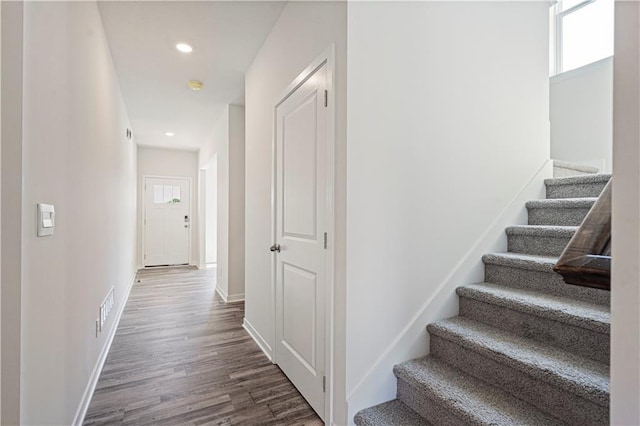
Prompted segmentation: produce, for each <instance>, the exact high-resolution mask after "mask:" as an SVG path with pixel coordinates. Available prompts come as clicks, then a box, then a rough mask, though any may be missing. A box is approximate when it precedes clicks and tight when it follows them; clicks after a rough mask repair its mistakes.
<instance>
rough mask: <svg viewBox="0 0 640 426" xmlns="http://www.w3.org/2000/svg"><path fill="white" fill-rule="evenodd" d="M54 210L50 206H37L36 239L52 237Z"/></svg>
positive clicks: (54, 222)
mask: <svg viewBox="0 0 640 426" xmlns="http://www.w3.org/2000/svg"><path fill="white" fill-rule="evenodd" d="M55 227H56V210H55V208H54V206H53V205H52V204H38V237H46V236H48V235H53V230H54V229H55Z"/></svg>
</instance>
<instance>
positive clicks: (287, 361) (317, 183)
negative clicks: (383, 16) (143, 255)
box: [272, 64, 327, 417]
mask: <svg viewBox="0 0 640 426" xmlns="http://www.w3.org/2000/svg"><path fill="white" fill-rule="evenodd" d="M326 68H327V65H326V64H324V65H322V66H321V67H319V68H318V69H316V70H315V71H314V72H312V73H311V75H309V76H308V78H307V79H306V81H305V82H304V83H303V84H302V85H300V86H299V87H298V88H297V89H295V90H294V91H293V92H292V93H291V94H290V95H289V96H288V97H287V98H286V99H285V100H284V101H282V102H281V103H280V104H279V105H278V106H277V107H276V147H275V149H276V161H275V164H276V187H275V210H276V212H275V213H276V226H275V229H276V233H275V234H276V245H274V246H273V247H272V251H274V250H276V251H277V250H278V249H279V250H280V251H279V252H276V262H275V264H276V273H275V279H276V286H275V287H276V348H275V349H276V356H275V360H276V363H277V364H278V365H279V366H280V368H281V369H282V371H284V373H285V374H286V375H287V376H288V377H289V379H290V380H291V382H292V383H293V384H294V385H295V386H296V388H298V390H299V391H300V393H301V394H302V395H303V396H304V397H305V398H306V400H307V401H308V402H309V404H310V405H311V406H312V407H313V409H314V410H315V411H316V412H317V413H318V415H320V417H323V415H324V389H323V376H324V369H325V300H324V299H325V297H324V296H325V286H326V272H325V262H326V260H325V257H326V251H325V232H326V219H327V218H326V206H327V201H326V198H327V183H326V182H327V179H326V169H327V167H326V152H327V108H326V107H325V87H326V73H327V70H326Z"/></svg>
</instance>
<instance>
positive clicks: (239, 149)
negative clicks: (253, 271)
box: [228, 105, 245, 299]
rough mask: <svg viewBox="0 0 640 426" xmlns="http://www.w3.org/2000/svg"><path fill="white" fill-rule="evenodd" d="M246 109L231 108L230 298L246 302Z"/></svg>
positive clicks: (235, 106)
mask: <svg viewBox="0 0 640 426" xmlns="http://www.w3.org/2000/svg"><path fill="white" fill-rule="evenodd" d="M244 113H245V111H244V107H242V106H238V105H229V218H228V227H229V266H228V270H229V288H228V294H229V297H230V298H235V299H239V298H240V297H242V298H243V299H244V238H245V234H244V218H245V211H244V192H245V191H244V161H245V129H244V125H245V117H244Z"/></svg>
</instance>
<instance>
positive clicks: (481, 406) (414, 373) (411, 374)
mask: <svg viewBox="0 0 640 426" xmlns="http://www.w3.org/2000/svg"><path fill="white" fill-rule="evenodd" d="M393 371H394V373H395V375H396V377H397V378H398V380H402V381H405V382H407V383H408V384H409V386H410V387H412V388H413V389H414V390H415V392H417V393H419V394H422V395H426V396H427V397H428V398H429V399H430V400H433V401H435V402H436V404H438V405H441V406H443V407H444V409H446V410H447V411H450V412H451V413H452V414H453V415H455V416H457V417H458V418H460V419H461V420H462V421H463V423H464V424H471V425H516V424H519V425H560V424H562V423H561V422H560V421H558V420H556V419H555V418H553V417H551V416H549V415H547V414H545V413H543V412H541V411H540V410H538V409H537V408H535V407H533V406H532V405H529V404H527V403H526V402H524V401H521V400H519V399H517V398H515V397H513V396H511V395H509V394H507V393H506V392H504V391H502V390H500V389H498V388H495V387H493V386H491V385H489V384H486V383H485V382H483V381H481V380H478V379H476V378H474V377H473V376H471V375H468V374H466V373H464V372H462V371H460V370H458V369H457V368H455V367H452V366H450V365H448V364H446V363H445V362H443V361H441V360H439V359H437V358H434V357H432V356H427V357H424V358H420V359H415V360H411V361H407V362H404V363H402V364H399V365H396V366H395V367H394V369H393Z"/></svg>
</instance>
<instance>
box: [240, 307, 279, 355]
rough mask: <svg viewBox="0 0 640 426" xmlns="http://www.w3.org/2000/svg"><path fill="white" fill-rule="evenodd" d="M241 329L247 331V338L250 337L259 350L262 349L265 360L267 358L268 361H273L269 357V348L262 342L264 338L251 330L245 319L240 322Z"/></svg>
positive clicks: (265, 342) (264, 341) (254, 330)
mask: <svg viewBox="0 0 640 426" xmlns="http://www.w3.org/2000/svg"><path fill="white" fill-rule="evenodd" d="M242 328H244V329H245V330H246V331H247V333H249V336H251V338H252V339H253V340H254V341H255V342H256V343H257V344H258V346H259V347H260V349H262V352H264V354H265V355H266V356H267V358H269V361H273V357H272V355H271V354H272V352H271V346H269V344H268V343H267V341H266V340H264V338H263V337H262V336H261V335H260V333H258V331H257V330H256V329H255V328H253V326H252V325H251V323H249V321H247V318H246V317H245V318H244V319H243V320H242Z"/></svg>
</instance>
